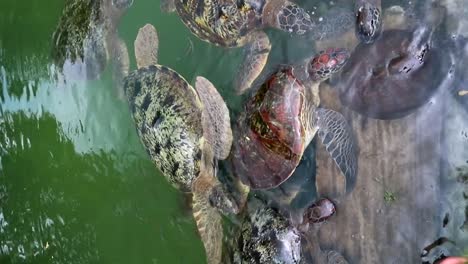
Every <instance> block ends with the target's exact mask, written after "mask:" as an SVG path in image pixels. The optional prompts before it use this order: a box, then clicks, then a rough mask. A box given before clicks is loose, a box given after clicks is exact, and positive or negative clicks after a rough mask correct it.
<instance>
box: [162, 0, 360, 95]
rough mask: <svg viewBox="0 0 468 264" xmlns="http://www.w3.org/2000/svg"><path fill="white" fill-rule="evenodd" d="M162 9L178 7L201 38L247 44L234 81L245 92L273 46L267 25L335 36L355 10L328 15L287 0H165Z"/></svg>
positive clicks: (222, 43)
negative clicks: (265, 30)
mask: <svg viewBox="0 0 468 264" xmlns="http://www.w3.org/2000/svg"><path fill="white" fill-rule="evenodd" d="M162 9H163V10H166V11H174V10H176V11H177V13H178V14H179V16H180V18H181V19H182V21H183V22H184V24H185V25H186V26H187V27H188V28H189V29H190V30H191V31H192V33H193V34H195V35H196V36H197V37H199V38H200V39H202V40H204V41H207V42H210V43H213V44H215V45H219V46H223V47H241V46H246V52H245V55H244V61H243V64H242V66H241V67H240V70H239V74H238V77H237V79H236V80H237V83H236V84H235V87H236V90H237V92H238V93H243V92H244V91H245V90H246V89H248V88H249V87H250V86H251V85H252V82H253V81H254V80H255V79H256V78H257V76H258V75H259V74H260V72H261V71H262V69H263V67H264V66H265V64H266V61H267V58H268V54H269V52H270V49H271V45H270V41H269V38H268V36H267V34H266V33H265V32H264V31H263V29H264V28H268V27H271V28H276V29H280V30H283V31H286V32H291V33H294V34H297V35H304V34H306V33H308V34H310V36H311V37H312V38H313V39H314V40H320V39H324V38H329V37H333V36H336V35H339V34H341V33H342V32H345V31H347V30H348V29H349V28H350V26H352V25H353V21H354V16H353V14H352V12H346V11H344V10H342V9H334V10H332V11H330V12H328V13H327V16H326V17H322V16H320V15H319V14H316V13H314V16H313V17H311V16H310V15H309V13H307V12H306V11H305V10H304V9H302V8H301V7H299V6H298V5H296V4H295V3H293V2H290V1H285V0H241V1H237V0H223V1H213V0H194V1H183V0H163V1H162Z"/></svg>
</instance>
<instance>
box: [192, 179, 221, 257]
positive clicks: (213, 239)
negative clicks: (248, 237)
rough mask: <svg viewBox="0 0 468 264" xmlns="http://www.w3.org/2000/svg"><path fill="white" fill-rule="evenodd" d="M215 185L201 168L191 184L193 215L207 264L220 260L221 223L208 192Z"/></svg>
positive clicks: (219, 215) (213, 180)
mask: <svg viewBox="0 0 468 264" xmlns="http://www.w3.org/2000/svg"><path fill="white" fill-rule="evenodd" d="M214 185H215V178H214V176H213V175H212V174H209V173H208V172H207V171H205V170H202V171H201V172H200V175H199V176H198V177H197V179H195V181H194V183H193V185H192V191H193V200H192V201H193V217H194V218H195V222H196V224H197V228H198V232H199V234H200V237H201V240H202V242H203V245H204V247H205V252H206V258H207V262H208V264H218V263H220V262H221V256H222V244H223V225H222V217H221V214H220V213H219V211H218V210H217V209H216V208H214V207H213V206H211V204H210V199H209V197H210V194H211V192H212V190H213V187H214Z"/></svg>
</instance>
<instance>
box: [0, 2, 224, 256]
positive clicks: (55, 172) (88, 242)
mask: <svg viewBox="0 0 468 264" xmlns="http://www.w3.org/2000/svg"><path fill="white" fill-rule="evenodd" d="M63 5H64V1H62V0H55V1H47V3H46V2H44V1H40V0H28V1H23V2H18V1H16V0H4V1H1V3H0V84H1V90H2V92H1V93H0V94H1V107H0V109H1V118H0V131H1V133H0V146H1V147H0V155H1V156H0V158H1V163H0V263H2V264H3V263H22V262H23V261H24V262H26V263H204V252H203V248H202V247H203V246H202V244H201V242H200V240H199V238H198V235H197V233H196V227H195V223H194V221H193V218H192V215H191V214H190V213H189V211H188V209H187V207H186V204H185V203H186V202H185V201H184V199H183V197H181V195H180V193H179V192H177V191H176V190H175V189H174V188H173V187H172V186H170V185H169V184H168V183H167V181H166V180H165V179H164V178H163V177H162V176H161V175H159V172H158V171H157V169H156V168H155V167H154V165H153V164H152V162H151V161H150V160H149V158H148V156H147V155H146V152H145V151H144V150H143V148H142V146H141V144H140V142H139V139H138V138H137V135H136V131H135V129H134V125H133V122H132V119H131V115H130V113H129V111H128V106H127V105H126V104H125V103H124V102H122V101H119V100H118V99H117V98H116V96H115V91H114V88H113V84H112V80H111V77H110V76H111V75H110V74H109V71H106V72H105V74H104V76H103V77H102V78H101V80H97V81H91V82H84V81H68V82H66V83H58V82H55V81H52V79H51V78H50V76H51V73H52V72H53V67H52V64H51V61H50V60H49V54H50V50H51V38H52V33H53V31H54V30H55V27H56V24H57V22H58V18H59V16H60V14H61V11H62V8H63ZM148 22H151V23H154V24H156V25H159V24H164V25H165V26H164V27H161V28H160V30H159V34H160V38H161V50H163V51H164V52H161V54H160V60H161V62H162V63H165V64H167V65H170V66H172V67H175V68H176V69H178V70H179V71H180V72H181V73H182V74H185V76H187V78H188V79H189V80H190V78H192V77H193V76H195V75H196V74H206V73H207V72H208V69H219V72H218V73H217V74H216V73H213V74H211V76H217V75H218V76H219V75H222V74H220V73H222V72H223V70H225V69H223V68H222V67H218V66H217V64H218V63H221V61H218V62H217V61H216V60H214V59H213V60H210V62H211V63H214V65H213V64H210V63H206V62H205V63H203V64H202V65H203V66H204V67H200V64H199V63H197V61H200V60H202V58H204V57H206V55H207V53H206V52H207V49H204V50H203V49H200V46H201V44H200V42H199V41H197V40H196V39H195V38H194V37H192V36H191V35H189V33H188V31H187V29H186V28H185V27H184V26H183V25H182V23H181V22H180V20H179V19H178V18H177V17H176V16H169V15H161V13H160V12H159V2H158V1H135V3H134V5H133V7H132V9H130V11H129V12H128V13H127V15H126V16H125V17H124V18H123V21H122V26H121V29H120V32H121V33H120V35H121V36H122V37H123V38H124V39H125V41H126V43H127V44H128V45H129V49H131V50H132V49H133V47H132V46H131V45H133V39H134V38H135V36H136V32H137V30H138V28H139V27H140V26H142V25H143V24H144V23H148ZM191 42H193V46H194V47H193V48H194V49H195V50H198V52H197V54H196V55H194V53H193V52H192V53H187V50H188V47H189V45H191V44H190V43H191ZM205 46H206V45H205ZM219 54H220V51H218V50H216V49H210V56H212V58H215V57H216V56H218V55H219ZM187 56H188V57H189V58H190V59H187ZM132 59H133V56H132ZM133 61H134V60H133ZM205 61H206V60H205ZM215 66H216V67H215ZM195 69H196V70H195ZM223 81H224V80H223V79H222V78H218V79H215V80H214V82H223Z"/></svg>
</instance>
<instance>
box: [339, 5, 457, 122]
mask: <svg viewBox="0 0 468 264" xmlns="http://www.w3.org/2000/svg"><path fill="white" fill-rule="evenodd" d="M430 5H431V6H430V7H428V8H427V11H425V12H426V13H425V16H424V21H423V22H422V23H421V22H415V21H409V20H408V23H407V24H409V25H403V28H398V29H386V30H384V31H383V32H382V35H381V37H380V38H379V39H377V40H376V41H375V42H374V43H373V45H365V44H363V43H361V44H359V45H358V46H357V47H356V48H355V50H354V52H353V53H352V55H351V58H350V60H349V63H347V65H346V66H345V67H344V68H343V70H342V71H341V73H340V74H339V78H337V79H336V85H334V87H336V88H337V89H338V90H339V93H340V99H341V101H342V103H343V104H344V105H346V106H348V107H349V108H351V109H352V110H354V111H357V112H358V113H360V114H362V115H365V116H368V117H372V118H377V119H395V118H401V117H404V116H406V115H408V114H410V113H412V112H414V111H415V110H416V109H418V108H419V107H420V106H422V105H424V104H425V103H427V102H428V101H429V99H430V98H431V97H432V96H433V95H434V93H435V92H436V90H437V87H439V86H440V84H441V83H442V81H444V79H446V78H447V76H450V74H449V71H450V70H451V65H452V63H453V58H452V57H451V56H450V53H448V52H447V50H450V49H454V47H455V45H453V43H452V44H451V43H450V42H451V40H450V41H447V38H442V39H444V42H441V41H439V40H438V39H441V38H440V37H439V38H438V37H435V36H439V35H440V34H439V33H440V32H437V30H438V29H439V27H438V25H440V23H441V22H442V17H444V16H445V15H444V13H445V8H442V6H440V5H439V4H438V3H435V2H434V3H430ZM413 22H414V23H413ZM415 25H416V26H415ZM405 27H406V28H405Z"/></svg>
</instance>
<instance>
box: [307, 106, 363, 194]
mask: <svg viewBox="0 0 468 264" xmlns="http://www.w3.org/2000/svg"><path fill="white" fill-rule="evenodd" d="M314 125H315V126H316V127H317V128H318V131H317V133H318V135H319V138H320V139H321V141H322V143H323V144H324V145H325V148H326V150H327V151H328V153H329V154H330V156H331V157H332V158H333V160H334V161H335V162H336V164H337V165H338V167H339V168H340V170H341V172H342V173H343V175H344V176H345V178H346V190H347V192H349V191H350V190H352V188H353V187H354V184H355V182H356V176H357V170H358V167H357V166H358V164H357V149H356V143H355V140H354V138H353V135H352V132H351V128H350V126H349V125H348V123H347V122H346V119H345V118H344V117H343V116H342V115H341V114H340V113H338V112H335V111H333V110H329V109H323V108H317V109H316V110H315V123H314Z"/></svg>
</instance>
